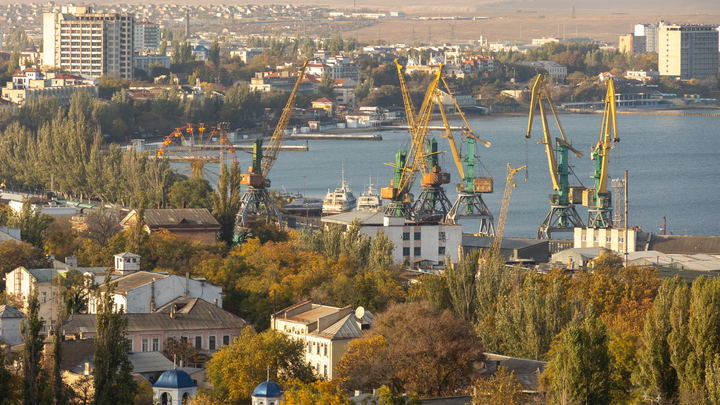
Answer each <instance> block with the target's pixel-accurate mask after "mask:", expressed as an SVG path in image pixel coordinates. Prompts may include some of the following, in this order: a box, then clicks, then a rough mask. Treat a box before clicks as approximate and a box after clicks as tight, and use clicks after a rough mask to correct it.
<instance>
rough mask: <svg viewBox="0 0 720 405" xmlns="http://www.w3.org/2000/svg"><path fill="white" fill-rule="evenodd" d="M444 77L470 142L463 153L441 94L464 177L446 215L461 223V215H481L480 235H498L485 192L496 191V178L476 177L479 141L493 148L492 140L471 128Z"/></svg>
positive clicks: (449, 134)
mask: <svg viewBox="0 0 720 405" xmlns="http://www.w3.org/2000/svg"><path fill="white" fill-rule="evenodd" d="M441 80H442V82H443V84H444V86H445V91H446V92H447V94H448V96H449V97H450V98H451V99H452V101H453V103H454V104H455V108H456V109H457V111H458V112H459V113H460V116H461V117H462V119H463V122H464V123H465V127H464V128H463V129H462V138H461V143H463V140H462V139H464V143H466V144H467V153H466V154H465V156H461V154H460V151H458V148H457V144H456V143H455V139H454V137H453V134H452V128H451V127H450V124H449V123H448V119H447V115H446V114H445V110H444V109H443V108H442V102H441V101H440V99H439V94H438V104H440V106H441V107H440V113H441V115H442V119H443V125H444V127H445V136H444V138H448V141H449V142H450V150H451V151H452V154H453V159H454V160H455V165H456V166H457V169H458V172H459V173H460V178H461V179H462V182H459V183H456V184H455V189H456V191H457V192H458V198H457V200H455V203H454V204H453V206H452V207H451V208H450V210H449V211H448V214H447V216H446V217H445V221H446V222H449V223H452V224H457V223H458V222H459V219H460V217H463V218H467V219H479V220H480V229H479V232H478V235H480V236H494V235H495V224H494V217H493V214H492V213H491V212H490V209H489V208H488V207H487V205H486V204H485V201H484V200H483V198H482V194H483V193H492V192H493V178H492V177H475V159H476V157H475V143H476V142H479V143H480V144H483V145H485V147H486V148H489V147H490V142H486V141H483V140H482V139H480V138H478V137H477V136H475V134H473V132H472V129H471V128H470V124H468V122H467V119H466V118H465V114H463V112H462V110H461V109H460V106H459V105H458V103H457V100H456V99H455V95H454V94H453V92H452V91H451V90H450V87H449V86H448V85H447V82H445V78H441ZM463 165H464V167H463Z"/></svg>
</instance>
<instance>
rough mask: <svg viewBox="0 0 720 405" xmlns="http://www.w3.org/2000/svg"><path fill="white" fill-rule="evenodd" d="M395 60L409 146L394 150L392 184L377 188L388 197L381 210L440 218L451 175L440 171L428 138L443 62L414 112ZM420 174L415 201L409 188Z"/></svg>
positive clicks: (417, 218)
mask: <svg viewBox="0 0 720 405" xmlns="http://www.w3.org/2000/svg"><path fill="white" fill-rule="evenodd" d="M395 63H396V65H397V67H398V74H399V76H400V84H401V86H400V87H401V92H402V95H403V101H404V104H405V113H406V115H407V120H408V126H409V130H410V143H411V145H410V148H409V150H401V151H398V152H397V154H396V155H395V164H394V165H392V166H393V167H394V168H395V173H394V177H393V181H392V184H391V185H390V187H383V188H382V189H381V190H380V196H381V197H382V198H383V199H388V200H390V203H389V204H388V205H387V207H386V208H385V212H384V213H385V215H387V216H394V217H405V218H407V219H411V220H414V221H427V220H442V219H443V218H444V217H445V214H446V213H447V210H448V209H449V207H450V204H449V200H448V199H447V196H446V195H445V191H444V190H443V189H442V187H441V185H442V184H447V183H449V182H450V175H449V174H448V173H443V172H442V171H441V168H440V166H439V164H438V159H437V154H438V151H437V141H435V140H434V139H428V138H427V133H428V131H429V129H430V127H429V124H430V120H431V118H432V113H433V107H434V99H435V92H436V90H437V87H438V83H439V81H440V76H441V75H442V65H441V66H440V69H439V70H438V72H437V74H436V76H435V78H434V79H433V81H432V82H431V83H430V86H429V87H428V90H427V92H426V94H425V98H424V99H423V103H422V105H421V107H420V111H419V112H418V113H417V115H415V110H414V107H413V104H412V100H411V99H410V95H409V92H408V89H407V86H406V85H405V79H404V77H403V72H402V66H401V65H400V63H399V62H398V61H397V60H396V61H395ZM420 173H422V183H421V186H420V187H421V193H420V195H419V197H418V199H417V200H415V199H414V198H413V195H412V194H411V193H410V190H411V189H412V185H413V183H414V181H415V179H416V178H417V176H418V174H420Z"/></svg>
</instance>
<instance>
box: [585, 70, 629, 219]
mask: <svg viewBox="0 0 720 405" xmlns="http://www.w3.org/2000/svg"><path fill="white" fill-rule="evenodd" d="M615 142H620V138H618V132H617V115H616V111H615V85H614V84H613V80H612V78H609V79H608V89H607V94H606V95H605V110H604V112H603V120H602V123H601V124H600V139H599V140H598V143H597V145H596V146H595V147H593V148H592V156H591V157H592V160H594V161H595V171H594V172H593V174H592V175H591V177H592V178H594V179H595V188H594V189H587V190H585V191H583V205H584V206H586V207H588V208H589V209H588V227H590V228H608V227H610V226H612V224H613V220H612V193H610V191H608V178H610V168H609V166H610V164H609V163H610V149H613V148H615Z"/></svg>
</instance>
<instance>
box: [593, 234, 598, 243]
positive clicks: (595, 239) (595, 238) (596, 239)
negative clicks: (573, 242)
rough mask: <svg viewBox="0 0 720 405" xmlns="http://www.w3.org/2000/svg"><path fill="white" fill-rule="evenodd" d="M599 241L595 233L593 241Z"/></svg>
mask: <svg viewBox="0 0 720 405" xmlns="http://www.w3.org/2000/svg"><path fill="white" fill-rule="evenodd" d="M597 241H598V238H597V235H594V236H593V242H595V243H597Z"/></svg>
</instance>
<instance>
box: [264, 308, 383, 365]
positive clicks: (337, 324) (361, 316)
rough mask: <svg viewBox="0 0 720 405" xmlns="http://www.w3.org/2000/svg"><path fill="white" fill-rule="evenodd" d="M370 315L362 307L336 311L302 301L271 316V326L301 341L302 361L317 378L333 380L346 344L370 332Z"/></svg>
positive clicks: (335, 309)
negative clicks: (303, 349) (303, 347)
mask: <svg viewBox="0 0 720 405" xmlns="http://www.w3.org/2000/svg"><path fill="white" fill-rule="evenodd" d="M372 322H373V315H372V314H371V313H370V312H368V311H365V310H364V309H363V308H362V307H358V308H357V309H356V310H353V309H352V307H349V306H348V307H345V308H337V307H331V306H327V305H318V304H313V303H312V301H310V300H308V301H303V302H300V303H297V304H295V305H293V306H290V307H288V308H285V309H283V310H282V311H279V312H276V313H275V314H273V315H271V316H270V323H271V327H272V329H274V330H277V331H280V332H283V333H285V334H286V335H288V336H290V338H292V339H296V340H300V341H301V342H302V343H303V345H304V346H305V361H307V362H308V364H310V366H312V368H313V369H314V370H315V374H316V375H317V376H318V377H324V378H327V379H333V378H334V377H335V375H336V374H337V371H336V370H335V365H336V364H337V362H338V361H340V359H341V358H342V356H343V354H345V352H347V345H348V343H349V342H350V341H351V340H353V339H357V338H360V337H362V336H363V334H364V332H365V331H368V330H370V327H371V326H372Z"/></svg>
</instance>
